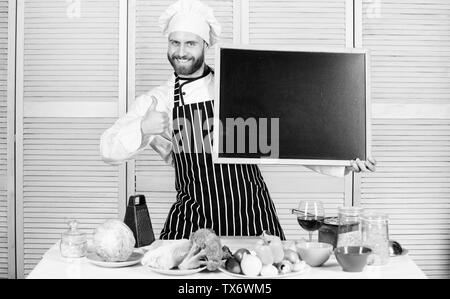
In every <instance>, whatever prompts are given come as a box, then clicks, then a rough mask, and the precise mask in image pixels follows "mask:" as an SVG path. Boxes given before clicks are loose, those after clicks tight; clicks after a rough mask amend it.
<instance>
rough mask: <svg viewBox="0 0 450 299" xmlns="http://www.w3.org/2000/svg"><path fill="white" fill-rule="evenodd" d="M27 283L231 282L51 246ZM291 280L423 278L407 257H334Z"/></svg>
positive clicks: (245, 242) (246, 241)
mask: <svg viewBox="0 0 450 299" xmlns="http://www.w3.org/2000/svg"><path fill="white" fill-rule="evenodd" d="M222 243H223V244H224V245H227V246H228V247H230V249H231V250H232V251H234V250H236V249H238V248H241V247H245V248H249V249H251V248H252V246H253V245H254V243H255V239H252V238H223V239H222ZM27 278H28V279H65V278H66V279H76V278H80V279H96V278H106V279H108V278H111V279H142V278H150V279H170V278H176V279H180V278H183V279H231V278H234V277H232V276H229V275H227V274H226V273H223V272H220V271H217V272H207V271H203V272H200V273H196V274H192V275H189V276H168V275H162V274H158V273H155V272H153V271H151V270H150V269H148V268H147V267H145V266H142V265H141V264H137V265H135V266H130V267H124V268H102V267H99V266H96V265H93V264H91V263H90V262H89V261H87V260H86V258H80V259H65V258H63V257H61V254H60V252H59V245H58V244H55V245H54V246H52V247H51V248H50V249H49V250H48V251H47V252H46V253H45V255H44V256H43V258H42V260H41V261H40V262H39V264H38V265H36V267H35V268H34V269H33V271H32V272H31V273H30V274H29V275H28V277H27ZM289 278H293V279H346V278H352V279H366V278H369V279H423V278H427V277H426V275H425V274H424V273H423V272H422V270H420V269H419V267H418V266H417V265H416V264H415V263H414V262H413V261H412V260H411V258H410V256H408V255H403V256H396V257H391V258H390V260H389V263H388V264H387V265H385V266H366V267H365V269H364V271H363V272H357V273H350V272H344V271H342V268H341V267H340V266H339V264H338V263H337V261H336V259H335V257H334V255H332V256H331V257H330V259H329V260H328V261H327V262H326V263H325V264H324V265H323V266H322V267H311V268H309V269H308V270H307V271H306V272H305V273H304V274H300V275H297V276H292V277H289Z"/></svg>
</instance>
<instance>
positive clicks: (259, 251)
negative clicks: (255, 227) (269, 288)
mask: <svg viewBox="0 0 450 299" xmlns="http://www.w3.org/2000/svg"><path fill="white" fill-rule="evenodd" d="M255 252H256V255H257V256H258V257H259V259H260V260H261V262H262V263H263V265H271V264H273V255H272V249H271V248H270V246H269V243H268V242H266V241H265V240H263V239H261V240H258V241H257V242H256V246H255Z"/></svg>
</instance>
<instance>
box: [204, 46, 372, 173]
mask: <svg viewBox="0 0 450 299" xmlns="http://www.w3.org/2000/svg"><path fill="white" fill-rule="evenodd" d="M222 49H235V50H236V49H237V50H239V49H242V50H261V51H298V52H320V53H356V54H364V55H365V67H366V78H365V83H366V89H365V94H366V143H365V145H366V156H367V157H371V156H372V155H371V148H372V143H371V142H372V136H371V100H370V65H369V61H370V57H369V51H368V50H367V49H364V48H328V47H327V48H318V47H289V46H287V47H286V46H277V47H270V46H251V45H232V44H217V45H216V46H215V69H216V71H215V87H214V89H215V90H214V96H215V104H214V128H219V124H220V117H219V116H220V62H221V59H220V58H221V52H222ZM219 132H220V131H219V130H214V133H213V136H214V140H219ZM218 153H219V142H214V143H213V150H212V156H213V161H214V163H218V164H221V163H225V164H296V165H326V166H351V164H350V162H351V161H349V160H319V159H313V160H310V159H283V158H277V159H275V158H229V157H219V154H218ZM355 158H356V157H355ZM358 158H360V159H361V160H364V159H366V157H358Z"/></svg>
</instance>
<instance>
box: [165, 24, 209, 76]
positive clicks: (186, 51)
mask: <svg viewBox="0 0 450 299" xmlns="http://www.w3.org/2000/svg"><path fill="white" fill-rule="evenodd" d="M206 47H207V45H206V43H205V41H204V40H203V39H202V38H201V37H200V36H198V35H196V34H193V33H190V32H184V31H175V32H172V33H171V34H170V35H169V46H168V49H167V58H168V59H169V61H170V64H171V65H172V67H173V69H174V70H175V72H176V73H177V74H178V75H182V76H189V75H192V74H194V73H195V72H196V71H198V70H199V69H200V67H201V66H202V65H203V63H204V61H205V50H206ZM200 75H201V74H200Z"/></svg>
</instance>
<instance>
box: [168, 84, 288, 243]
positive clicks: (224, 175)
mask: <svg viewBox="0 0 450 299" xmlns="http://www.w3.org/2000/svg"><path fill="white" fill-rule="evenodd" d="M204 76H205V75H204ZM204 76H202V77H204ZM190 82H192V81H190ZM187 83H189V81H187V82H184V83H183V84H182V85H181V86H180V79H179V77H178V76H177V75H175V90H174V108H173V111H172V117H173V132H172V143H173V153H172V155H173V161H174V166H175V189H176V191H177V197H176V202H175V203H174V204H173V205H172V207H171V209H170V211H169V215H168V216H167V219H166V222H165V224H164V228H163V229H162V231H161V234H160V239H181V238H189V236H190V234H191V233H192V232H195V231H196V230H198V229H200V228H210V229H213V230H214V231H215V233H216V234H217V235H219V236H257V235H260V234H261V233H262V232H263V231H264V230H266V231H268V232H270V233H271V234H272V235H277V236H279V237H280V238H281V239H283V240H284V239H285V237H284V233H283V230H282V228H281V226H280V223H279V220H278V217H277V214H276V211H275V206H274V204H273V202H272V200H271V198H270V195H269V191H268V189H267V186H266V184H265V182H264V180H263V177H262V175H261V172H260V170H259V168H258V167H257V166H256V165H249V164H214V163H213V160H212V155H211V151H210V150H209V149H210V148H212V135H213V133H212V130H211V131H210V130H208V129H207V128H212V124H211V123H209V122H211V120H212V117H213V111H214V106H213V101H212V100H211V101H205V102H199V103H194V104H188V105H185V104H184V100H183V96H182V93H181V88H182V86H183V85H184V84H187ZM205 122H206V124H207V126H206V125H205ZM187 123H189V124H190V125H189V126H188V125H187ZM210 125H211V126H210ZM189 127H190V129H191V130H185V131H184V132H186V133H185V134H180V132H181V130H182V129H183V128H189ZM205 127H207V128H205ZM177 134H178V135H177ZM175 136H178V137H177V138H176V137H175ZM180 136H181V137H180ZM199 137H200V138H199ZM199 140H201V141H200V142H199ZM205 149H207V150H205Z"/></svg>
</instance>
